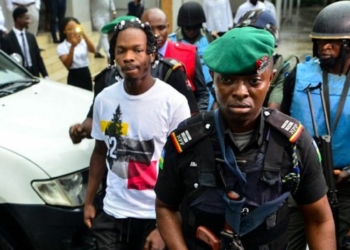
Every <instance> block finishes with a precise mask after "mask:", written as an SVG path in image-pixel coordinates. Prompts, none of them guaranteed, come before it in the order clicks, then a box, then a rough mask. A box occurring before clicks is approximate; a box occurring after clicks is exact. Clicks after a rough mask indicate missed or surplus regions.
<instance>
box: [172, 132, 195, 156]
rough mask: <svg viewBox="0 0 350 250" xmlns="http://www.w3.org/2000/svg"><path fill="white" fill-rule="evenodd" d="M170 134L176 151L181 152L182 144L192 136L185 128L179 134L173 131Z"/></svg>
mask: <svg viewBox="0 0 350 250" xmlns="http://www.w3.org/2000/svg"><path fill="white" fill-rule="evenodd" d="M170 136H171V139H172V140H173V143H174V145H175V148H176V151H177V152H178V153H181V152H182V151H183V146H185V144H186V143H188V142H189V141H191V140H192V136H191V135H190V133H189V131H188V130H187V129H186V130H185V131H183V132H181V133H179V134H175V132H173V133H171V135H170Z"/></svg>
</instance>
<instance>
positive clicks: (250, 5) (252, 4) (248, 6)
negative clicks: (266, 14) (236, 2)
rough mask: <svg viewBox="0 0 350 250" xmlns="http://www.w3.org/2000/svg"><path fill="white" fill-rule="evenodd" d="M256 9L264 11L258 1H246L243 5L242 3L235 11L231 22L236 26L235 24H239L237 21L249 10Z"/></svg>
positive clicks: (263, 6)
mask: <svg viewBox="0 0 350 250" xmlns="http://www.w3.org/2000/svg"><path fill="white" fill-rule="evenodd" d="M257 9H261V10H265V9H266V6H265V4H264V3H263V2H261V1H258V0H247V1H246V2H245V3H242V4H241V5H240V6H239V7H238V9H237V11H236V15H235V19H234V20H233V22H234V25H237V23H238V22H239V19H240V18H241V17H242V16H243V15H244V14H245V13H247V12H248V11H250V10H257Z"/></svg>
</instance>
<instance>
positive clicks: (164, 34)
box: [142, 13, 169, 48]
mask: <svg viewBox="0 0 350 250" xmlns="http://www.w3.org/2000/svg"><path fill="white" fill-rule="evenodd" d="M142 22H143V23H144V22H148V23H149V25H150V26H151V28H152V32H153V34H154V35H155V36H156V37H157V47H158V48H161V47H163V45H164V44H165V42H166V41H167V39H168V28H169V23H168V22H167V20H166V16H165V15H163V14H162V13H149V14H146V15H143V16H142Z"/></svg>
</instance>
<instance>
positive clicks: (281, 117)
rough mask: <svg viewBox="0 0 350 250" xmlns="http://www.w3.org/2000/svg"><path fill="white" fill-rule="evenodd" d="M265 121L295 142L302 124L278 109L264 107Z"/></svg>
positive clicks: (301, 129)
mask: <svg viewBox="0 0 350 250" xmlns="http://www.w3.org/2000/svg"><path fill="white" fill-rule="evenodd" d="M263 112H264V116H265V117H266V118H265V121H266V122H267V123H268V124H269V125H270V126H272V127H273V128H275V129H276V130H277V131H279V132H281V133H282V134H283V135H284V136H286V137H287V138H288V140H289V141H290V142H291V143H295V142H296V141H297V140H298V139H299V137H300V135H301V132H302V131H303V129H304V127H303V125H302V124H301V123H300V122H299V121H298V120H296V119H294V118H292V117H290V116H287V115H285V114H283V113H282V112H280V111H278V110H272V109H264V110H263Z"/></svg>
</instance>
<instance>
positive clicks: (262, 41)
mask: <svg viewBox="0 0 350 250" xmlns="http://www.w3.org/2000/svg"><path fill="white" fill-rule="evenodd" d="M274 47H275V38H274V37H273V36H272V35H271V33H270V32H268V31H266V30H263V29H257V28H253V27H243V28H234V29H232V30H230V31H228V32H226V34H225V35H223V36H222V37H220V38H218V39H216V40H215V41H213V42H212V43H211V44H209V46H208V47H207V49H206V50H205V51H204V55H203V59H204V62H205V64H206V65H207V66H208V68H209V69H210V70H212V71H214V72H217V73H220V74H226V75H238V74H254V73H256V72H258V73H259V72H262V71H263V69H264V68H266V66H267V65H268V59H269V58H270V57H271V56H272V54H273V52H274Z"/></svg>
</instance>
